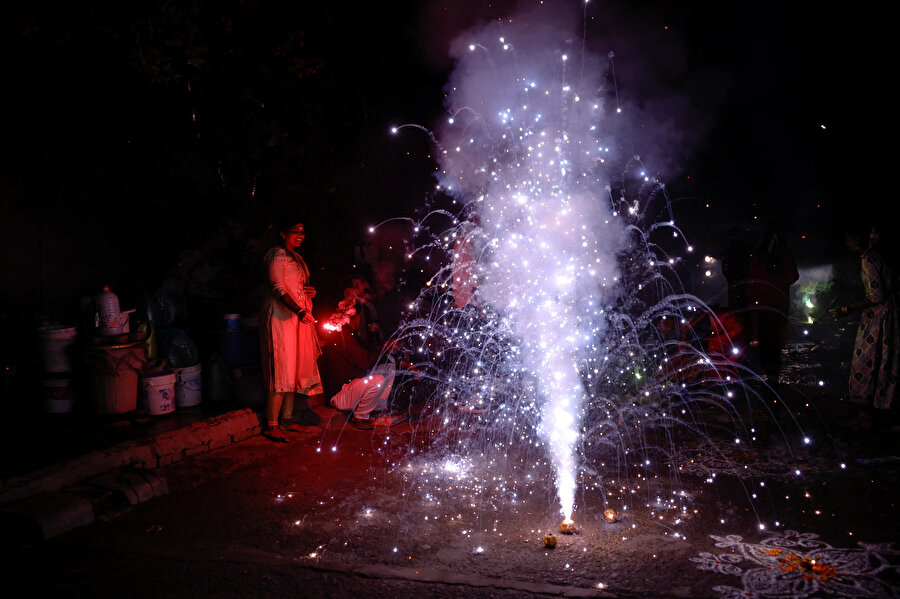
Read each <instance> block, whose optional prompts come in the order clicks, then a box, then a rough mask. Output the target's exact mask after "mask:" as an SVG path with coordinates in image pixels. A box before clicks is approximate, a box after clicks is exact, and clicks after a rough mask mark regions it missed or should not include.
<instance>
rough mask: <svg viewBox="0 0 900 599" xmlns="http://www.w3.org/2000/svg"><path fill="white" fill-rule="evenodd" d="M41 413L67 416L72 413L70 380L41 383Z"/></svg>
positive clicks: (63, 379)
mask: <svg viewBox="0 0 900 599" xmlns="http://www.w3.org/2000/svg"><path fill="white" fill-rule="evenodd" d="M41 388H42V393H41V411H42V412H44V413H45V414H67V413H69V412H71V411H72V389H71V387H70V385H69V379H68V378H52V379H44V380H42V381H41Z"/></svg>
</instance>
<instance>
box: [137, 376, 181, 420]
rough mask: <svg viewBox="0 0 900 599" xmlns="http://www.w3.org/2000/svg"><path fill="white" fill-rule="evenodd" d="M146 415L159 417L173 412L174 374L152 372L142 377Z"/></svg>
mask: <svg viewBox="0 0 900 599" xmlns="http://www.w3.org/2000/svg"><path fill="white" fill-rule="evenodd" d="M142 384H143V390H144V397H145V398H146V401H147V405H146V407H147V413H148V414H150V415H151V416H159V415H161V414H168V413H170V412H174V411H175V373H174V372H153V373H150V374H148V375H146V376H145V377H144V380H143V383H142Z"/></svg>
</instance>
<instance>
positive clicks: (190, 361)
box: [169, 335, 200, 368]
mask: <svg viewBox="0 0 900 599" xmlns="http://www.w3.org/2000/svg"><path fill="white" fill-rule="evenodd" d="M199 359H200V353H199V352H198V351H197V344H195V343H194V340H193V339H191V338H190V337H188V336H187V335H178V336H176V337H174V338H173V339H172V340H171V341H170V342H169V364H170V365H171V366H172V368H187V367H188V366H194V365H195V364H197V361H198V360H199Z"/></svg>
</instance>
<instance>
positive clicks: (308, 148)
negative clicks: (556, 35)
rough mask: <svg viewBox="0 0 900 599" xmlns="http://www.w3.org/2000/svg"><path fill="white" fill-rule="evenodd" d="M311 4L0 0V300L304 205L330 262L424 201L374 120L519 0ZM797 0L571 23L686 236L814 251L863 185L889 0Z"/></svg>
mask: <svg viewBox="0 0 900 599" xmlns="http://www.w3.org/2000/svg"><path fill="white" fill-rule="evenodd" d="M325 4H326V3H322V4H321V5H319V4H315V5H311V4H308V3H299V2H265V1H237V0H231V1H226V2H216V3H204V2H199V1H198V2H156V1H150V2H147V1H141V2H137V1H116V2H105V3H104V2H86V3H73V4H71V5H65V6H58V5H56V4H55V3H42V2H31V3H28V4H27V5H18V6H6V7H4V8H2V9H0V15H2V27H3V32H2V39H3V42H2V43H3V46H4V47H3V52H2V56H3V58H2V61H3V62H2V65H3V72H4V75H5V78H6V81H7V85H6V86H5V88H6V90H7V94H6V102H4V104H5V105H6V109H5V115H6V119H5V120H6V122H5V127H4V131H5V133H4V136H3V138H2V145H0V147H2V156H3V160H2V162H3V166H2V173H3V174H2V176H0V180H2V182H3V187H2V189H3V200H2V210H3V213H2V214H0V217H2V221H3V223H2V225H0V226H2V227H3V233H4V234H3V237H4V242H3V243H4V246H3V256H4V257H3V261H2V262H0V266H2V267H3V271H4V275H3V278H4V279H7V280H14V281H15V282H14V283H13V284H12V285H7V284H6V283H4V297H3V301H4V306H5V309H15V310H21V309H23V306H27V305H28V304H29V303H35V302H38V303H40V305H41V306H42V308H43V309H44V310H45V311H47V312H53V311H54V310H59V309H60V308H59V306H62V305H65V302H67V301H70V299H71V297H74V296H77V295H80V294H85V293H91V292H94V287H96V286H98V285H100V284H102V282H103V281H107V280H113V281H114V282H116V283H118V284H119V285H120V287H121V289H122V290H123V291H124V292H126V293H132V294H138V293H140V292H141V291H146V290H148V289H149V290H152V288H153V287H154V285H155V282H156V281H157V280H158V279H159V277H160V276H161V275H162V273H163V272H164V270H165V268H166V266H167V265H171V264H172V263H174V262H177V261H178V259H179V258H178V257H179V252H182V251H184V250H188V249H191V248H195V247H198V246H199V245H200V243H201V242H202V239H203V237H204V235H205V234H206V233H207V232H208V231H211V230H214V229H215V228H216V227H218V226H221V225H222V224H223V223H226V222H235V221H237V222H239V223H240V224H241V226H242V227H244V228H245V229H246V230H247V234H248V235H258V234H259V232H260V231H261V230H263V229H264V227H265V225H266V224H268V223H270V222H272V220H273V218H274V216H275V215H276V214H277V213H278V212H280V211H282V210H283V209H284V208H286V207H293V206H297V205H299V206H300V207H301V208H302V209H303V210H304V212H305V214H306V215H307V218H308V220H309V221H310V223H311V231H310V236H309V243H310V247H309V248H308V251H310V252H314V253H315V255H316V256H317V263H318V264H320V265H321V266H322V268H325V267H326V266H327V267H328V268H329V269H331V271H330V272H331V273H332V274H333V275H334V277H335V278H336V277H337V275H338V273H340V272H341V271H342V270H343V269H345V268H346V267H348V266H350V265H351V264H352V262H353V251H352V248H353V246H354V245H356V244H358V243H360V241H361V240H362V239H363V238H364V236H365V230H366V228H367V226H368V225H370V224H372V223H374V222H379V221H381V220H383V219H385V218H389V217H392V216H408V215H409V216H412V215H414V214H415V212H416V210H417V208H418V207H421V206H422V205H424V204H425V203H426V202H427V201H429V196H430V194H431V193H432V191H431V190H432V189H433V187H434V181H433V179H432V177H431V172H432V171H433V169H434V168H435V166H434V162H433V160H432V159H431V152H432V150H433V148H431V147H430V146H429V144H428V140H427V138H426V137H425V136H424V135H414V134H410V133H404V134H403V135H401V136H398V137H392V136H391V135H390V134H389V128H390V127H391V126H392V125H394V124H397V123H418V124H421V125H423V126H426V127H431V126H432V125H433V124H434V123H435V122H436V121H437V120H438V119H439V118H441V114H442V94H443V91H442V88H443V85H444V83H445V82H446V80H447V77H448V75H449V73H450V71H451V69H452V66H453V64H452V61H451V60H450V59H449V58H448V52H447V49H448V47H449V45H450V43H451V41H452V40H453V39H454V38H456V37H457V36H458V35H459V34H460V33H461V32H463V31H465V30H466V29H467V28H469V27H471V26H472V25H473V24H477V23H480V22H484V21H486V20H489V19H496V18H497V17H504V18H509V17H511V16H514V15H515V9H514V3H511V2H493V3H491V2H484V1H474V0H460V1H456V2H453V3H449V2H446V3H441V2H431V3H427V2H410V1H399V2H385V3H381V2H379V3H367V4H364V5H359V6H356V5H353V6H350V5H343V4H338V3H333V4H328V5H325ZM525 4H529V5H531V4H535V2H526V3H525ZM547 4H548V5H551V6H552V5H553V4H570V5H571V3H560V2H551V1H549V0H548V1H547ZM792 4H793V3H784V2H781V3H776V2H752V3H751V2H738V3H705V2H689V3H666V2H598V1H591V2H589V3H588V5H587V7H586V10H585V15H586V21H585V22H584V27H582V26H581V25H578V26H576V27H574V28H573V32H572V35H573V39H574V40H575V42H574V46H578V45H579V44H580V42H581V36H582V35H584V47H585V48H586V49H587V50H588V51H591V52H595V53H597V54H598V55H600V56H605V55H606V54H607V53H608V52H610V51H612V52H614V55H615V58H614V61H615V62H614V68H615V80H614V82H615V90H613V89H612V88H610V89H608V90H606V91H607V94H608V95H607V98H608V99H609V100H610V101H613V99H614V98H615V101H616V102H618V104H619V105H621V106H622V107H623V109H624V110H623V115H624V116H623V124H622V128H621V130H622V131H628V135H629V140H630V142H631V143H632V144H633V147H634V152H635V153H637V154H640V155H641V156H642V158H644V159H645V160H646V161H647V164H648V167H649V168H651V169H652V170H653V171H654V172H656V173H657V174H658V176H659V177H660V178H661V180H663V181H664V182H665V183H666V184H667V186H668V188H669V192H670V195H671V198H672V200H673V201H674V202H675V207H676V217H677V218H678V219H679V223H680V224H681V226H682V227H683V228H684V230H685V231H686V233H688V234H689V235H691V236H693V237H694V238H695V239H694V242H695V243H696V244H697V245H698V247H700V248H701V250H703V251H707V252H716V251H719V250H720V249H721V247H722V246H723V245H724V241H725V240H724V238H723V235H724V233H725V231H726V230H728V229H729V228H732V227H740V228H742V230H744V232H745V234H746V235H747V236H749V237H751V238H752V237H754V236H756V235H761V232H762V228H763V227H764V223H765V222H767V221H768V220H769V219H773V218H779V219H782V220H783V221H784V222H785V224H786V226H787V229H788V232H789V233H790V235H791V245H792V246H793V247H794V249H795V252H796V253H797V255H798V259H799V261H800V262H801V263H806V264H815V263H817V262H821V261H826V260H828V259H831V257H833V256H836V255H838V254H839V253H840V252H841V249H842V248H840V247H838V245H839V244H838V243H837V241H836V240H837V239H838V237H837V236H836V235H835V230H836V228H837V226H838V225H839V223H840V222H842V220H844V219H845V218H847V216H848V214H849V215H852V214H853V213H854V212H864V211H868V210H872V209H874V208H877V207H878V206H879V205H880V201H881V199H882V195H881V194H883V192H882V191H881V190H879V189H877V186H876V185H869V184H868V183H867V182H868V181H872V180H874V178H875V177H877V176H878V175H877V170H878V168H879V163H880V159H879V158H878V156H877V155H875V154H874V153H873V152H874V151H873V150H871V149H870V145H869V144H870V142H869V141H868V139H869V138H870V136H871V135H872V133H873V132H876V131H879V130H880V128H881V126H882V125H881V121H882V120H883V114H886V112H884V107H885V106H886V103H887V101H888V100H887V99H885V98H883V97H882V94H881V93H880V90H879V89H878V86H877V85H876V84H875V82H876V81H878V79H877V78H875V77H872V73H875V71H876V69H877V67H876V65H877V61H878V60H879V58H880V56H882V55H883V54H881V53H880V52H879V49H880V47H881V45H882V44H883V41H882V40H883V39H884V37H883V36H882V35H881V33H880V32H881V30H882V29H883V28H884V27H886V25H881V24H880V23H882V22H883V21H884V19H882V18H880V17H879V16H878V15H870V14H860V13H859V12H854V13H849V14H848V13H847V12H842V13H837V12H829V11H828V10H825V9H824V8H823V7H824V5H817V6H816V7H815V10H806V9H801V8H797V7H794V6H792ZM579 6H580V4H579ZM578 10H581V9H580V8H579V9H578ZM610 66H611V65H607V68H609V67H610ZM607 80H608V81H609V82H613V79H612V78H611V76H610V77H608V79H607ZM614 92H617V96H616V95H615V94H614ZM317 230H318V231H319V232H321V231H323V230H324V231H327V235H322V234H317ZM23 261H24V262H23ZM23 263H24V264H27V265H29V266H27V268H28V270H29V272H39V275H35V276H34V277H31V278H29V277H25V276H19V275H18V274H17V273H18V272H19V271H18V270H17V269H21V268H23V267H22V264H23ZM57 263H59V264H57ZM54 264H57V265H56V266H53V265H54ZM85 265H90V266H89V268H85ZM54 269H55V270H54ZM76 272H80V273H81V274H80V275H76V274H73V273H76ZM57 296H65V297H61V298H58V297H57ZM54 298H55V299H54ZM10 307H11V308H10Z"/></svg>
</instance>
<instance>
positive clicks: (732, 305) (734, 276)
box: [721, 227, 753, 314]
mask: <svg viewBox="0 0 900 599" xmlns="http://www.w3.org/2000/svg"><path fill="white" fill-rule="evenodd" d="M751 254H753V247H752V246H751V245H750V244H749V243H748V242H747V241H746V240H745V239H744V238H743V237H742V236H741V230H740V228H738V227H732V228H731V229H729V230H728V245H726V246H725V250H724V251H723V252H722V256H721V260H722V274H723V275H724V276H725V279H726V280H727V281H728V311H729V312H731V313H732V314H739V313H742V312H744V311H745V310H746V308H747V277H748V275H749V272H750V256H751Z"/></svg>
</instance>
